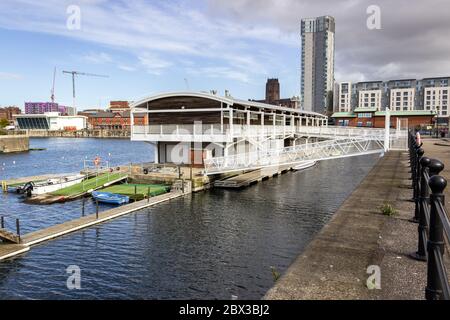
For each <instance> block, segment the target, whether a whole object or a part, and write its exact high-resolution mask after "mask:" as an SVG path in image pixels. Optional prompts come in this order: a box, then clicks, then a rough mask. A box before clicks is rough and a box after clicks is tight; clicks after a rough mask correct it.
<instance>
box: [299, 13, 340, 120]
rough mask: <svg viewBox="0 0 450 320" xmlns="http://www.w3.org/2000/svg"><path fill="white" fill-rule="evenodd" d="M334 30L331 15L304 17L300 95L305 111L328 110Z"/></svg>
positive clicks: (332, 74) (332, 68) (332, 81)
mask: <svg viewBox="0 0 450 320" xmlns="http://www.w3.org/2000/svg"><path fill="white" fill-rule="evenodd" d="M334 32H335V22H334V18H333V17H331V16H323V17H317V18H307V19H302V21H301V37H302V53H301V55H302V56H301V59H302V70H301V99H302V103H301V105H302V107H303V109H304V110H306V111H314V112H318V113H322V114H323V113H325V112H326V111H327V103H328V101H329V100H331V99H329V98H330V96H329V95H331V94H332V92H333V84H334Z"/></svg>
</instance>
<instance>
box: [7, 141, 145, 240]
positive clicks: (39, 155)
mask: <svg viewBox="0 0 450 320" xmlns="http://www.w3.org/2000/svg"><path fill="white" fill-rule="evenodd" d="M30 148H35V149H38V148H42V149H45V150H43V151H30V152H25V153H16V154H11V153H10V154H0V180H3V179H8V178H17V177H28V176H35V175H41V174H47V173H71V172H79V171H80V170H81V169H83V166H84V160H90V161H92V160H93V159H94V158H95V157H96V156H99V157H100V158H101V159H102V161H104V162H105V161H108V163H109V164H110V166H111V167H115V166H118V165H121V164H128V163H132V162H135V163H136V162H150V161H153V159H154V154H153V147H152V146H151V145H150V144H148V143H145V142H131V141H129V140H125V139H88V138H84V139H73V138H50V139H42V138H40V139H39V138H36V139H30ZM91 165H92V163H91ZM23 197H24V196H17V195H16V194H3V193H1V194H0V215H2V216H4V217H5V226H6V228H8V229H10V230H15V223H16V222H15V221H16V218H19V219H20V228H21V232H22V233H28V232H31V231H36V230H39V229H42V228H45V227H48V226H51V225H55V224H58V223H62V222H64V221H68V220H72V219H75V218H78V217H80V216H81V213H82V203H81V201H82V200H81V199H80V200H76V201H72V202H67V203H57V204H53V205H51V206H48V205H27V204H25V203H24V202H23ZM109 208H111V206H109V205H105V204H100V208H99V210H100V211H103V210H106V209H109ZM94 212H95V204H94V202H93V201H92V200H87V201H86V203H85V213H86V214H88V213H94Z"/></svg>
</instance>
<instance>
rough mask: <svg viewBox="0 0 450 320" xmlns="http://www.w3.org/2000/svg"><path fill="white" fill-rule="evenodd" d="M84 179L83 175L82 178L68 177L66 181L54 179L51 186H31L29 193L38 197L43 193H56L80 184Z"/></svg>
mask: <svg viewBox="0 0 450 320" xmlns="http://www.w3.org/2000/svg"><path fill="white" fill-rule="evenodd" d="M84 178H85V176H84V175H82V176H76V177H69V178H67V180H65V178H61V179H56V180H55V181H54V182H53V183H52V184H41V185H40V184H35V185H34V186H33V190H32V191H31V193H32V194H33V195H40V194H44V193H51V192H55V191H58V190H60V189H64V188H67V187H70V186H73V185H75V184H77V183H80V182H82V181H83V179H84Z"/></svg>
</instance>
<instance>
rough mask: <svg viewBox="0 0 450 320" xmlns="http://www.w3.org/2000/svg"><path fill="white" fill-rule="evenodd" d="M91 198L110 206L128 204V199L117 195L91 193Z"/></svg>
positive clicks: (98, 192) (100, 192) (99, 192)
mask: <svg viewBox="0 0 450 320" xmlns="http://www.w3.org/2000/svg"><path fill="white" fill-rule="evenodd" d="M91 194H92V197H93V198H94V199H95V200H97V201H98V202H104V203H110V204H124V203H128V202H130V197H128V196H124V195H121V194H117V193H111V192H102V191H92V193H91Z"/></svg>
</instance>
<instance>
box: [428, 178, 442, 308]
mask: <svg viewBox="0 0 450 320" xmlns="http://www.w3.org/2000/svg"><path fill="white" fill-rule="evenodd" d="M428 184H429V186H430V188H431V191H432V193H431V195H430V204H431V210H430V236H429V239H428V245H427V250H428V268H427V287H426V289H425V298H426V299H427V300H440V299H441V295H442V283H441V281H440V277H439V270H440V269H439V268H440V267H441V266H440V265H439V260H442V255H443V254H444V232H443V231H444V229H443V224H442V221H441V219H440V217H439V212H438V210H440V209H439V208H438V205H439V203H440V204H441V205H442V206H445V196H444V194H443V191H444V189H445V187H446V186H447V180H445V179H444V178H443V177H441V176H438V175H436V176H433V177H431V178H430V181H429V183H428ZM437 255H439V256H440V257H441V259H438V257H437ZM444 281H447V277H446V276H445V279H444Z"/></svg>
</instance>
